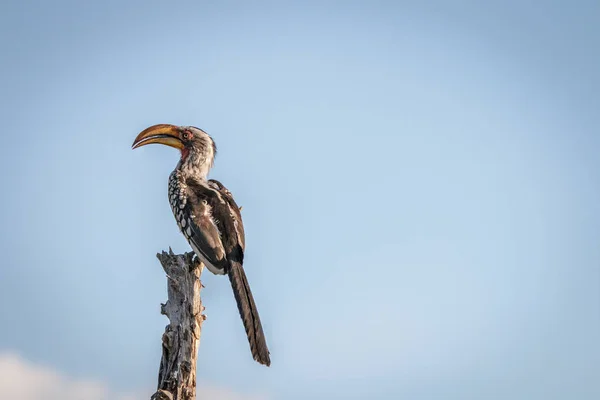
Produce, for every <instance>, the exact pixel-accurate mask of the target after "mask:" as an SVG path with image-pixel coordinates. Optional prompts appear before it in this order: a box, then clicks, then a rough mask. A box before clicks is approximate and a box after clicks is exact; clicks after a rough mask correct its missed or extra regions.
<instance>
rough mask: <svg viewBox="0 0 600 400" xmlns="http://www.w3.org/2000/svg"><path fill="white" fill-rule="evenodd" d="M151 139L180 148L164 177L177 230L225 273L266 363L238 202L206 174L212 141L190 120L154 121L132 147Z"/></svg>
mask: <svg viewBox="0 0 600 400" xmlns="http://www.w3.org/2000/svg"><path fill="white" fill-rule="evenodd" d="M151 143H157V144H163V145H166V146H170V147H174V148H176V149H178V150H179V151H180V152H181V157H180V159H179V162H178V163H177V166H176V167H175V169H174V170H173V172H172V173H171V174H170V175H169V183H168V195H169V203H170V205H171V210H172V211H173V215H174V216H175V220H176V221H177V225H178V226H179V230H180V231H181V233H182V234H183V236H184V237H185V239H186V240H187V242H188V243H189V245H190V247H191V248H192V250H193V251H194V253H195V254H196V256H197V257H198V258H199V259H200V261H202V263H204V265H205V266H206V267H207V268H208V270H209V271H210V272H212V273H213V274H215V275H227V276H228V277H229V281H230V282H231V288H232V289H233V295H234V297H235V300H236V303H237V307H238V311H239V313H240V317H241V319H242V321H243V323H244V328H245V330H246V335H247V336H248V342H249V344H250V351H251V353H252V357H253V358H254V360H256V361H257V362H259V363H260V364H263V365H266V366H267V367H268V366H270V365H271V358H270V352H269V349H268V347H267V342H266V338H265V334H264V332H263V328H262V324H261V321H260V317H259V315H258V309H257V307H256V303H255V301H254V298H253V296H252V292H251V291H250V285H249V284H248V278H247V277H246V273H245V271H244V267H243V264H244V250H245V245H246V243H245V242H246V240H245V233H244V224H243V222H242V215H241V211H240V210H241V208H240V207H238V205H237V204H236V202H235V200H234V199H233V195H232V194H231V192H230V191H229V190H228V189H227V188H226V187H225V186H224V185H223V184H222V183H221V182H219V181H217V180H216V179H208V174H209V172H210V170H211V168H212V167H213V164H214V161H215V156H216V154H217V146H216V144H215V141H214V140H213V139H212V137H211V136H210V135H209V134H208V133H206V132H205V131H203V130H202V129H200V128H197V127H194V126H177V125H171V124H157V125H153V126H150V127H148V128H146V129H144V130H143V131H141V132H140V133H139V134H138V135H137V137H136V138H135V140H134V142H133V145H132V149H137V148H139V147H142V146H145V145H148V144H151Z"/></svg>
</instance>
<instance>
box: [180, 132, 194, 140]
mask: <svg viewBox="0 0 600 400" xmlns="http://www.w3.org/2000/svg"><path fill="white" fill-rule="evenodd" d="M181 138H182V139H183V140H190V139H191V138H192V132H190V131H184V132H183V133H182V134H181Z"/></svg>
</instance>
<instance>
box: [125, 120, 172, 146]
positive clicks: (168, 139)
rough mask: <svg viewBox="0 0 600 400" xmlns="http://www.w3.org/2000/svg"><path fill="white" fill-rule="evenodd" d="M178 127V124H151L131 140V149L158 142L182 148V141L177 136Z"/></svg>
mask: <svg viewBox="0 0 600 400" xmlns="http://www.w3.org/2000/svg"><path fill="white" fill-rule="evenodd" d="M179 133H180V129H179V127H178V126H175V125H169V124H158V125H153V126H151V127H149V128H146V129H144V130H143V131H141V132H140V134H139V135H137V137H136V138H135V140H134V141H133V145H131V148H132V149H137V148H138V147H142V146H145V145H147V144H150V143H159V144H164V145H166V146H171V147H175V148H176V149H179V150H181V149H183V142H182V141H181V139H180V137H179Z"/></svg>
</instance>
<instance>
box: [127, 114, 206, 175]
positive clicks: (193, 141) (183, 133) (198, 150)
mask: <svg viewBox="0 0 600 400" xmlns="http://www.w3.org/2000/svg"><path fill="white" fill-rule="evenodd" d="M151 143H159V144H164V145H166V146H171V147H175V148H176V149H179V150H180V151H181V161H180V165H181V166H182V167H183V168H186V169H191V170H196V169H199V170H201V171H203V172H204V171H205V173H206V174H207V173H208V170H209V169H210V168H211V167H212V165H213V162H214V159H215V156H216V154H217V146H216V145H215V142H214V140H212V138H211V137H210V136H209V135H208V133H206V132H204V131H203V130H202V129H200V128H196V127H194V126H176V125H169V124H158V125H153V126H151V127H149V128H146V129H144V130H143V131H142V132H140V134H139V135H138V136H137V137H136V138H135V140H134V141H133V145H132V148H133V149H137V148H138V147H142V146H145V145H147V144H151Z"/></svg>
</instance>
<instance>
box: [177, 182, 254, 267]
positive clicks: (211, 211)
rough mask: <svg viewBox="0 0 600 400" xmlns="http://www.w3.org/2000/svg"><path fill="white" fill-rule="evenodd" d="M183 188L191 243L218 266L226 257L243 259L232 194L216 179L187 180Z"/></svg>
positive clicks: (240, 226) (224, 263)
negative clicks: (189, 221) (188, 216)
mask: <svg viewBox="0 0 600 400" xmlns="http://www.w3.org/2000/svg"><path fill="white" fill-rule="evenodd" d="M186 187H187V189H186V190H187V199H188V200H187V204H186V208H188V209H189V210H188V212H189V215H190V216H191V218H190V220H191V224H190V232H191V235H190V238H189V240H190V242H191V244H193V246H194V247H196V248H197V249H198V251H200V252H201V253H202V255H203V256H204V257H205V258H206V259H207V261H209V262H211V263H212V264H213V265H214V266H215V267H217V268H219V269H223V268H226V267H227V266H228V263H227V260H235V261H238V262H240V263H241V262H243V258H244V227H243V224H242V219H241V214H240V212H239V209H238V208H237V205H235V202H234V201H233V197H232V196H231V193H229V191H227V189H224V186H222V185H220V184H219V185H217V184H215V181H211V182H209V183H208V184H207V183H206V182H200V181H196V180H193V179H188V180H187V182H186ZM223 189H224V190H225V191H226V192H225V191H223ZM227 193H229V194H227Z"/></svg>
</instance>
